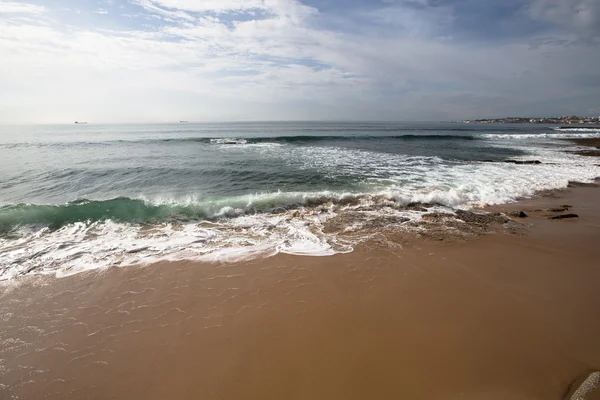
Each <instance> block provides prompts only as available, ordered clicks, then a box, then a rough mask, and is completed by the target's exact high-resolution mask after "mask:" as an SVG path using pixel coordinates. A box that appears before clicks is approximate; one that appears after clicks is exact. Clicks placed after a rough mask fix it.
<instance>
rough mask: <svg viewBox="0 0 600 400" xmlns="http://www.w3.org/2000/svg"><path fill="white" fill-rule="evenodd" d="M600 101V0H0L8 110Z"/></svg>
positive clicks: (4, 112) (9, 118)
mask: <svg viewBox="0 0 600 400" xmlns="http://www.w3.org/2000/svg"><path fill="white" fill-rule="evenodd" d="M562 114H587V115H595V116H598V115H600V0H372V1H368V0H25V1H16V0H10V1H6V0H0V123H57V122H58V123H59V122H72V121H74V120H87V121H90V122H92V121H93V122H161V121H178V120H180V119H185V120H189V121H202V120H207V121H219V120H323V119H331V120H410V121H416V120H447V119H451V120H455V119H462V118H475V117H493V116H507V115H539V116H550V115H562Z"/></svg>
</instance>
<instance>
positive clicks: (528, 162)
mask: <svg viewBox="0 0 600 400" xmlns="http://www.w3.org/2000/svg"><path fill="white" fill-rule="evenodd" d="M504 162H505V163H509V164H517V165H537V164H541V163H542V162H541V161H540V160H504Z"/></svg>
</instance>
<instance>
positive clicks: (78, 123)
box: [75, 121, 87, 125]
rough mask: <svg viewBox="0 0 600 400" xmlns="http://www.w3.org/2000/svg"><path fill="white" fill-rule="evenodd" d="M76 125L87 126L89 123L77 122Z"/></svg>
mask: <svg viewBox="0 0 600 400" xmlns="http://www.w3.org/2000/svg"><path fill="white" fill-rule="evenodd" d="M75 124H77V125H87V122H84V121H81V122H80V121H75Z"/></svg>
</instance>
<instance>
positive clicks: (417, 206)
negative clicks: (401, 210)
mask: <svg viewBox="0 0 600 400" xmlns="http://www.w3.org/2000/svg"><path fill="white" fill-rule="evenodd" d="M432 206H433V205H432V204H426V203H425V204H424V203H409V204H407V205H406V209H407V210H411V211H420V212H426V211H427V208H425V207H432Z"/></svg>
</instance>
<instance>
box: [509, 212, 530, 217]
mask: <svg viewBox="0 0 600 400" xmlns="http://www.w3.org/2000/svg"><path fill="white" fill-rule="evenodd" d="M508 216H509V217H513V218H527V217H529V215H527V214H525V212H523V211H513V212H509V213H508Z"/></svg>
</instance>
